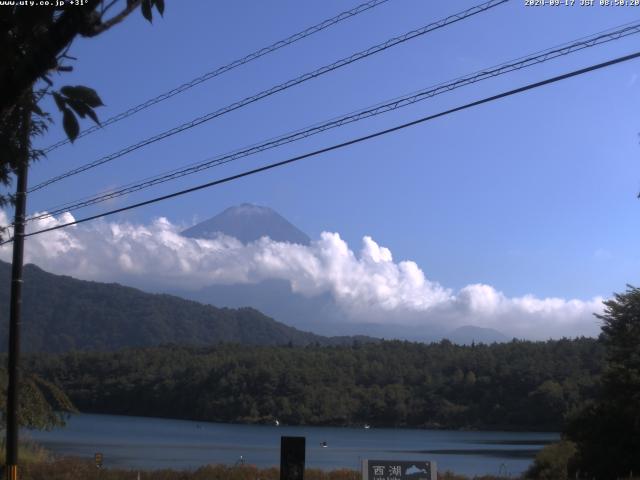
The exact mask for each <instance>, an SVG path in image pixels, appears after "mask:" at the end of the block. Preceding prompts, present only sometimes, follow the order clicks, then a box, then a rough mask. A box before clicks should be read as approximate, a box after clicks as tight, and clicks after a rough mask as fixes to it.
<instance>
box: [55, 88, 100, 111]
mask: <svg viewBox="0 0 640 480" xmlns="http://www.w3.org/2000/svg"><path fill="white" fill-rule="evenodd" d="M60 91H61V92H62V93H63V94H64V95H66V96H67V97H68V98H72V99H74V100H79V101H81V102H84V103H86V104H87V105H88V106H90V107H92V108H95V107H101V106H102V105H104V103H102V100H100V97H99V96H98V94H97V93H96V91H95V90H94V89H93V88H89V87H84V86H82V85H76V86H75V87H70V86H65V87H62V88H61V89H60Z"/></svg>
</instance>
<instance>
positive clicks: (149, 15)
mask: <svg viewBox="0 0 640 480" xmlns="http://www.w3.org/2000/svg"><path fill="white" fill-rule="evenodd" d="M154 6H155V7H156V10H158V13H159V14H160V16H161V17H162V16H163V15H164V0H142V4H141V5H140V9H141V10H142V16H143V17H144V18H146V19H147V20H148V21H149V23H151V22H152V21H153V11H152V8H153V7H154Z"/></svg>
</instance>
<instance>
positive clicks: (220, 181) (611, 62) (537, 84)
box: [0, 51, 640, 245]
mask: <svg viewBox="0 0 640 480" xmlns="http://www.w3.org/2000/svg"><path fill="white" fill-rule="evenodd" d="M638 57H640V51H639V52H635V53H632V54H630V55H625V56H623V57H618V58H615V59H613V60H609V61H607V62H603V63H599V64H596V65H591V66H589V67H586V68H581V69H579V70H574V71H572V72H569V73H565V74H562V75H558V76H555V77H552V78H548V79H546V80H542V81H539V82H535V83H530V84H528V85H525V86H523V87H519V88H515V89H513V90H508V91H506V92H503V93H499V94H497V95H492V96H490V97H485V98H483V99H481V100H477V101H475V102H471V103H467V104H465V105H461V106H459V107H455V108H451V109H449V110H445V111H443V112H440V113H436V114H433V115H427V116H426V117H422V118H419V119H417V120H413V121H411V122H407V123H403V124H401V125H397V126H395V127H391V128H387V129H385V130H380V131H377V132H375V133H371V134H369V135H365V136H362V137H358V138H354V139H352V140H349V141H346V142H343V143H339V144H335V145H332V146H330V147H325V148H321V149H319V150H315V151H313V152H308V153H305V154H303V155H298V156H296V157H293V158H289V159H287V160H282V161H280V162H275V163H270V164H268V165H265V166H263V167H259V168H254V169H252V170H247V171H244V172H242V173H238V174H236V175H232V176H229V177H225V178H222V179H218V180H213V181H211V182H207V183H203V184H201V185H197V186H195V187H191V188H187V189H184V190H180V191H177V192H173V193H170V194H167V195H162V196H159V197H155V198H152V199H149V200H145V201H143V202H138V203H134V204H132V205H127V206H125V207H120V208H116V209H113V210H109V211H106V212H103V213H99V214H97V215H92V216H89V217H85V218H81V219H79V220H74V221H72V222H67V223H62V224H59V225H56V226H53V227H49V228H43V229H41V230H36V231H34V232H30V233H27V234H25V235H24V236H25V237H30V236H33V235H39V234H42V233H46V232H51V231H54V230H60V229H62V228H67V227H71V226H73V225H78V224H81V223H85V222H89V221H91V220H96V219H99V218H103V217H106V216H109V215H114V214H116V213H121V212H125V211H128V210H133V209H136V208H140V207H143V206H146V205H151V204H153V203H157V202H160V201H163V200H168V199H171V198H175V197H179V196H182V195H186V194H188V193H192V192H196V191H198V190H203V189H206V188H210V187H213V186H216V185H220V184H223V183H228V182H231V181H234V180H238V179H240V178H243V177H247V176H250V175H254V174H257V173H261V172H265V171H267V170H272V169H274V168H278V167H282V166H284V165H289V164H291V163H294V162H298V161H300V160H303V159H306V158H310V157H315V156H318V155H321V154H323V153H328V152H331V151H334V150H339V149H342V148H345V147H348V146H350V145H355V144H357V143H362V142H365V141H367V140H371V139H373V138H377V137H381V136H383V135H387V134H389V133H392V132H396V131H399V130H403V129H405V128H408V127H412V126H415V125H418V124H421V123H424V122H427V121H430V120H434V119H436V118H439V117H444V116H446V115H450V114H452V113H455V112H459V111H462V110H466V109H469V108H472V107H476V106H478V105H482V104H485V103H489V102H493V101H495V100H499V99H501V98H505V97H509V96H512V95H516V94H518V93H522V92H525V91H528V90H533V89H535V88H539V87H542V86H544V85H549V84H552V83H556V82H559V81H561V80H566V79H567V78H572V77H576V76H578V75H583V74H585V73H588V72H592V71H594V70H600V69H602V68H606V67H610V66H612V65H616V64H618V63H622V62H627V61H629V60H633V59H636V58H638ZM12 241H13V238H10V239H8V240H5V241H4V242H2V243H0V245H4V244H6V243H9V242H12Z"/></svg>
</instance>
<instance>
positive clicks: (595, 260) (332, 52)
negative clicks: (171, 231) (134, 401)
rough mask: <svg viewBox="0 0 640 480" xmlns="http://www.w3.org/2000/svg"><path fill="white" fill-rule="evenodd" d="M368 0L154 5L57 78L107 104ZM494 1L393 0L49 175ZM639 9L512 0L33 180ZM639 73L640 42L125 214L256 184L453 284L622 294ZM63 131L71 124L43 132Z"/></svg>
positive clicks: (126, 169) (253, 122) (177, 216)
mask: <svg viewBox="0 0 640 480" xmlns="http://www.w3.org/2000/svg"><path fill="white" fill-rule="evenodd" d="M357 3H358V2H351V1H349V2H347V1H322V2H319V1H316V2H294V1H271V2H256V1H253V2H247V1H237V2H209V1H190V2H176V1H173V2H172V1H169V2H167V9H166V12H165V18H164V19H160V18H157V19H156V20H155V21H154V23H153V25H148V24H147V23H146V22H145V21H144V20H143V19H142V18H141V16H140V15H139V14H136V15H134V16H133V18H130V19H128V20H127V21H126V22H124V23H123V24H121V25H120V26H118V27H117V28H114V29H112V30H111V31H109V32H108V33H107V34H105V35H103V36H101V37H99V38H97V39H92V40H80V41H78V42H77V43H76V44H75V45H74V47H73V49H72V51H71V54H72V55H74V56H76V57H78V61H77V62H76V63H75V71H74V72H73V73H72V74H65V75H63V76H61V77H59V78H56V83H57V84H59V85H63V84H84V85H89V86H92V87H94V88H95V89H96V90H97V91H98V92H99V93H100V95H101V96H102V98H103V100H104V102H105V104H106V105H107V106H106V107H104V108H101V109H100V111H99V115H100V116H101V117H102V118H106V117H108V116H110V115H112V114H115V113H118V112H120V111H122V110H124V109H126V108H128V107H130V106H131V105H134V104H136V103H139V102H140V101H142V100H145V99H146V98H149V97H151V96H154V95H156V94H159V93H162V92H164V91H166V90H168V89H171V88H173V87H175V86H177V85H179V84H181V83H184V82H185V81H188V80H190V79H192V78H194V77H196V76H199V75H200V74H202V73H204V72H206V71H209V70H212V69H214V68H216V67H218V66H220V65H223V64H226V63H228V62H230V61H232V60H235V59H236V58H239V57H241V56H244V55H245V54H247V53H250V52H252V51H254V50H256V49H257V48H260V47H262V46H265V45H267V44H270V43H272V42H273V41H276V40H278V39H281V38H284V37H286V36H288V35H290V34H292V33H295V32H297V31H299V30H302V29H304V28H306V27H307V26H310V25H313V24H315V23H317V22H319V21H320V20H322V19H324V18H328V17H331V16H333V15H335V14H336V13H338V12H340V11H343V10H345V9H348V8H351V7H353V6H355V5H356V4H357ZM476 3H479V2H470V1H455V2H434V1H431V2H427V1H419V0H402V1H400V0H391V1H390V2H388V3H387V4H385V5H382V6H380V7H378V8H375V9H373V10H371V11H369V12H367V13H364V14H362V15H359V16H358V17H356V18H354V19H351V20H347V21H345V22H342V23H341V24H339V25H338V26H336V27H333V28H330V29H328V30H326V31H324V32H321V33H319V34H317V35H314V36H313V37H312V38H309V39H305V40H303V41H300V42H298V43H296V44H295V45H293V46H291V47H288V48H285V49H283V50H281V51H279V52H276V53H275V54H271V55H268V56H266V57H263V58H262V59H260V60H258V61H255V62H252V63H251V64H249V65H246V66H243V67H240V68H238V69H236V70H234V71H233V72H231V73H228V74H225V75H224V76H222V77H219V78H216V79H214V80H212V81H209V82H206V83H205V84H203V85H200V86H198V87H196V88H194V89H192V90H190V91H189V92H187V93H185V94H182V95H179V96H177V97H174V98H173V99H171V100H169V101H167V102H164V103H162V104H161V105H157V106H155V107H152V108H151V109H149V110H148V111H146V112H145V113H143V114H139V115H137V116H134V117H132V118H131V119H129V120H126V121H123V122H120V123H119V124H117V125H115V126H112V127H109V128H107V129H105V130H104V131H102V132H98V133H97V134H95V135H92V136H90V137H86V138H84V139H81V140H79V141H78V142H76V144H75V145H73V146H66V147H63V148H60V149H58V150H56V151H55V152H53V153H51V154H50V156H49V158H48V159H46V160H44V161H42V162H41V163H39V164H38V165H36V166H34V167H33V168H32V169H31V172H30V184H31V185H34V184H35V183H37V182H39V181H42V180H44V179H46V178H48V177H50V176H52V175H55V174H58V173H61V172H63V171H66V170H68V169H70V168H73V167H76V166H78V165H81V164H82V163H86V162H88V161H91V160H94V159H96V158H98V157H99V156H102V155H104V154H108V153H111V152H112V151H115V150H118V149H120V148H122V147H124V146H126V145H128V144H130V143H134V142H136V141H137V140H138V139H141V138H144V137H147V136H151V135H153V134H155V133H157V132H159V131H162V130H165V129H168V128H171V127H173V126H174V125H177V124H179V123H182V122H184V121H186V120H189V119H191V118H194V117H196V116H199V115H202V114H204V113H207V112H210V111H213V110H216V109H217V108H219V107H222V106H225V105H227V104H229V103H232V102H233V101H236V100H239V99H241V98H244V97H246V96H248V95H251V94H254V93H257V92H259V91H261V90H264V89H266V88H268V87H270V86H272V85H274V84H277V83H281V82H283V81H286V80H288V79H290V78H293V77H295V76H297V75H299V74H302V73H305V72H307V71H310V70H314V69H315V68H318V67H320V66H322V65H325V64H328V63H331V62H333V61H334V60H337V59H339V58H342V57H345V56H348V55H350V54H351V53H353V52H356V51H358V50H361V49H363V48H366V47H368V46H370V45H373V44H376V43H379V42H381V41H384V40H386V39H387V38H389V37H392V36H395V35H397V34H400V33H404V32H406V31H408V30H411V29H413V28H417V27H420V26H422V25H425V24H427V23H430V22H431V21H434V20H438V19H440V18H442V17H444V16H447V15H449V14H451V13H455V12H457V11H460V10H463V9H464V8H467V7H470V6H472V5H474V4H476ZM578 3H579V2H578ZM636 19H640V8H632V7H600V6H597V5H596V6H593V7H580V6H578V5H574V6H573V7H565V6H560V7H549V6H546V7H525V6H524V2H523V1H518V0H513V1H511V2H509V3H508V4H506V5H503V6H500V7H497V8H495V9H493V10H491V11H489V12H487V13H484V14H480V15H477V16H475V17H473V18H471V19H468V20H465V21H462V22H459V23H457V24H455V25H451V26H449V27H447V28H444V29H441V30H439V31H436V32H433V33H430V34H427V35H424V36H422V37H420V38H418V39H415V40H412V41H410V42H408V43H406V44H404V45H400V46H397V47H395V48H393V49H390V50H388V51H386V52H383V53H381V54H378V55H375V56H373V57H370V58H368V59H365V60H362V61H360V62H358V63H357V64H354V65H351V66H347V67H345V68H342V69H341V70H339V71H336V72H333V73H331V74H329V75H325V76H323V77H321V78H318V79H315V80H312V81H309V82H307V83H305V84H303V85H300V86H297V87H294V88H292V89H290V90H288V91H287V92H283V93H280V94H277V95H275V96H273V97H271V98H269V99H265V100H263V101H260V102H258V103H256V104H253V105H251V106H248V107H245V108H243V109H241V110H239V111H236V112H233V113H231V114H228V115H225V116H224V117H222V118H218V119H215V120H213V121H211V122H208V123H206V124H204V125H202V126H200V127H197V128H195V129H192V130H190V131H189V132H186V133H184V134H181V135H177V136H175V137H172V138H171V139H168V140H165V141H162V142H159V143H157V144H155V145H153V146H150V147H148V148H145V149H141V150H139V151H137V152H135V153H134V154H131V155H129V156H127V157H125V158H121V159H118V160H116V161H114V162H112V163H110V164H109V165H108V166H103V167H99V168H96V169H94V170H92V171H91V172H87V173H85V174H81V175H78V176H76V177H74V178H72V179H69V180H67V181H64V182H61V183H59V184H57V185H55V186H52V187H51V188H47V189H44V190H42V191H39V192H37V193H34V194H33V195H32V196H31V198H30V199H29V211H36V210H45V209H50V208H51V207H52V206H55V205H57V204H59V203H62V202H66V201H71V200H75V199H77V198H79V197H83V196H85V195H90V194H91V193H93V192H96V191H99V190H102V189H105V188H109V187H113V186H117V185H121V184H124V183H128V182H130V181H132V180H136V179H139V178H144V177H147V176H149V175H153V174H155V173H159V172H162V171H164V170H168V169H172V168H176V167H178V166H181V165H184V164H187V163H191V162H195V161H199V160H202V159H205V158H207V157H209V156H212V155H216V154H220V153H225V152H227V151H230V150H234V149H236V148H240V147H243V146H246V145H250V144H253V143H255V142H258V141H260V140H263V139H267V138H269V137H272V136H274V135H278V134H281V133H285V132H288V131H290V130H293V129H296V128H299V127H302V126H306V125H309V124H312V123H315V122H319V121H322V120H326V119H329V118H331V117H334V116H336V115H339V114H342V113H346V112H349V111H352V110H355V109H358V108H362V107H366V106H369V105H372V104H375V103H378V102H380V101H383V100H386V99H390V98H393V97H396V96H399V95H401V94H405V93H408V92H411V91H414V90H418V89H421V88H424V87H427V86H430V85H433V84H436V83H439V82H442V81H446V80H449V79H453V78H455V77H457V76H460V75H464V74H467V73H471V72H473V71H475V70H478V69H480V68H483V67H488V66H491V65H495V64H497V63H500V62H503V61H506V60H510V59H513V58H516V57H519V56H522V55H526V54H529V53H532V52H535V51H538V50H542V49H544V48H547V47H551V46H555V45H557V44H561V43H564V42H567V41H570V40H573V39H576V38H579V37H582V36H586V35H589V34H592V33H595V32H598V31H601V30H604V29H607V28H610V27H614V26H616V25H619V24H622V23H626V22H630V21H633V20H636ZM639 40H640V37H637V36H632V37H629V38H627V39H623V40H620V41H617V42H613V43H611V44H609V45H605V46H602V47H596V48H594V49H589V50H586V51H583V52H580V53H577V54H574V55H572V56H570V57H568V58H561V59H558V60H554V61H551V62H549V63H547V64H545V65H542V66H536V67H532V68H529V69H527V70H524V71H521V72H516V73H515V74H509V75H506V76H504V77H501V78H497V79H493V80H490V81H485V82H481V83H479V84H477V85H474V86H470V87H465V88H463V89H459V90H456V91H455V92H451V93H448V94H445V95H441V96H439V97H437V98H434V99H431V100H427V101H425V102H421V103H419V104H417V105H415V106H412V107H409V108H405V109H402V110H401V111H398V112H394V113H392V114H387V115H384V116H381V117H378V118H376V119H370V120H366V121H362V122H359V123H358V124H355V125H351V126H348V127H345V128H341V129H338V130H336V131H333V132H329V133H326V134H323V135H319V136H316V137H314V138H311V139H307V140H305V141H302V142H296V143H295V144H293V145H290V146H288V147H285V148H279V149H276V150H273V151H270V152H268V153H265V154H261V155H260V156H255V157H249V158H246V159H243V160H240V161H238V162H235V163H234V164H233V165H229V166H226V167H219V168H215V169H212V170H208V171H206V172H204V173H201V174H198V175H194V176H190V177H186V178H185V179H182V180H180V181H177V182H172V183H170V184H168V185H166V186H163V187H157V188H154V189H151V190H148V191H146V192H144V193H140V194H136V195H132V196H130V197H127V198H126V199H124V200H121V201H118V202H113V203H111V204H109V206H110V207H115V206H119V205H125V204H128V203H130V202H132V201H135V200H142V199H145V198H147V197H149V196H151V195H158V194H162V193H167V192H169V191H173V190H176V189H179V188H182V187H187V186H190V185H194V184H197V183H201V182H204V181H207V180H209V179H214V178H218V177H221V176H224V175H228V174H230V173H234V172H238V171H241V170H244V169H247V168H253V167H255V166H259V165H262V164H265V163H268V162H271V161H276V160H280V159H284V158H287V157H289V156H292V155H295V154H299V153H303V152H306V151H309V150H312V149H315V148H319V147H322V146H326V145H330V144H333V143H337V142H339V141H344V140H346V139H349V138H351V137H354V136H358V135H362V134H365V133H369V132H372V131H374V130H377V129H381V128H385V127H388V126H392V125H395V124H398V123H402V122H405V121H409V120H411V119H414V118H417V117H419V116H423V115H427V114H430V113H435V112H438V111H440V110H444V109H446V108H450V107H453V106H456V105H459V104H462V103H465V102H468V101H472V100H475V99H478V98H481V97H484V96H488V95H492V94H495V93H498V92H500V91H502V90H506V89H509V88H514V87H516V86H520V85H523V84H525V83H529V82H533V81H537V80H540V79H543V78H546V77H548V76H552V75H554V74H558V73H562V72H565V71H569V70H572V69H576V68H579V67H583V66H587V65H590V64H593V63H597V62H600V61H604V60H607V59H609V58H612V57H617V56H620V55H623V54H628V53H632V52H634V51H635V50H637V49H638V46H639V45H640V41H639ZM638 75H640V61H632V62H629V63H626V64H623V65H618V66H614V67H611V68H609V69H607V70H604V71H599V72H596V73H592V74H589V75H585V76H582V77H580V78H575V79H571V80H567V81H564V82H562V83H559V84H554V85H552V86H548V87H544V88H541V89H537V90H535V91H532V92H528V93H525V94H522V95H519V96H517V97H512V98H508V99H504V100H500V101H497V102H494V103H491V104H489V105H484V106H481V107H478V108H475V109H472V110H467V111H464V112H460V113H457V114H454V115H451V116H449V117H446V118H442V119H438V120H435V121H433V122H429V123H427V124H423V125H420V126H417V127H414V128H411V129H406V130H403V131H401V132H398V133H395V134H391V135H388V136H385V137H383V138H379V139H376V140H373V141H371V142H367V143H366V144H361V145H357V146H354V147H350V148H347V149H344V150H341V151H338V152H333V153H330V154H327V155H323V156H321V157H316V158H314V159H310V160H307V161H304V162H302V163H299V164H297V165H294V166H290V167H285V168H282V169H278V170H275V171H271V172H269V173H265V174H260V175H257V176H254V177H252V178H247V179H243V180H240V181H237V182H234V183H232V184H228V185H225V186H222V187H220V188H214V189H211V190H207V191H203V192H199V193H196V194H192V195H189V196H186V197H182V198H179V199H175V200H172V201H168V202H163V203H160V204H157V205H154V206H150V207H146V208H142V209H139V210H136V211H133V212H129V213H127V214H123V215H121V216H120V217H119V218H116V219H114V220H119V221H125V220H126V221H131V222H138V223H148V222H150V221H152V219H154V218H157V217H159V216H164V217H167V218H168V219H169V220H170V221H171V222H173V223H174V224H183V225H185V226H187V225H190V224H192V223H193V222H195V221H196V220H202V219H205V218H208V217H211V216H213V215H215V214H217V213H218V212H220V211H221V210H223V209H224V208H226V207H228V206H230V205H234V204H239V203H243V202H252V203H257V204H261V205H266V206H269V207H272V208H274V209H275V210H277V211H278V212H280V213H281V214H282V215H283V216H285V217H286V218H288V219H289V220H290V221H291V222H293V223H294V224H296V225H297V226H298V227H299V228H300V229H302V230H303V231H305V232H307V233H308V234H309V235H310V236H311V237H312V238H317V237H318V236H319V234H320V232H322V231H325V230H327V231H332V232H339V233H340V235H341V237H342V238H343V239H345V240H346V241H347V243H348V244H349V245H353V246H354V247H355V248H356V249H357V248H358V245H359V244H360V242H361V239H362V237H363V236H365V235H369V236H371V237H372V238H373V239H374V240H375V241H376V242H377V243H378V244H380V245H383V246H385V247H388V248H389V249H390V250H391V251H392V252H393V256H394V260H403V259H410V260H413V261H415V262H416V263H417V264H418V265H419V266H420V268H421V269H422V270H423V271H424V272H425V274H426V275H427V276H428V277H429V278H431V279H435V280H436V281H438V282H440V283H441V284H442V285H444V286H446V287H447V288H452V289H459V288H462V287H464V286H465V285H468V284H472V283H480V282H481V283H486V284H490V285H492V286H494V287H495V288H497V289H498V290H500V291H502V292H504V293H505V294H507V295H509V296H519V295H524V294H533V295H536V296H540V297H546V296H560V297H566V298H579V299H587V298H592V297H594V296H597V295H602V296H608V295H610V294H611V293H612V292H613V291H620V290H622V289H623V288H624V286H625V284H626V283H631V284H640V281H639V280H640V278H639V275H638V272H639V271H640V268H639V267H640V255H639V254H638V246H637V245H638V244H637V237H638V233H640V232H639V228H638V207H639V206H640V204H639V203H638V202H639V201H638V200H637V199H636V195H637V193H638V191H640V166H639V163H638V158H639V155H640V145H639V142H638V138H639V137H638V133H639V132H640V113H639V112H640V109H639V108H638V106H639V104H640V81H638V80H640V78H639V77H638ZM54 116H57V114H56V115H54ZM60 136H61V132H60V128H59V125H58V124H56V125H55V126H53V127H52V129H51V134H50V135H49V137H47V138H45V139H43V141H42V143H43V144H48V143H51V142H52V141H55V140H57V139H59V138H60ZM98 211H100V209H93V210H92V209H87V210H85V211H82V213H95V212H98ZM76 216H78V217H80V216H82V215H81V212H78V213H77V214H76Z"/></svg>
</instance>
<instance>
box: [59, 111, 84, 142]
mask: <svg viewBox="0 0 640 480" xmlns="http://www.w3.org/2000/svg"><path fill="white" fill-rule="evenodd" d="M62 126H63V127H64V131H65V133H66V134H67V137H69V140H71V141H72V142H73V141H74V140H75V139H76V138H78V134H79V133H80V125H78V119H77V118H76V117H75V116H74V115H73V113H71V110H69V109H68V108H65V109H64V110H63V111H62Z"/></svg>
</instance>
